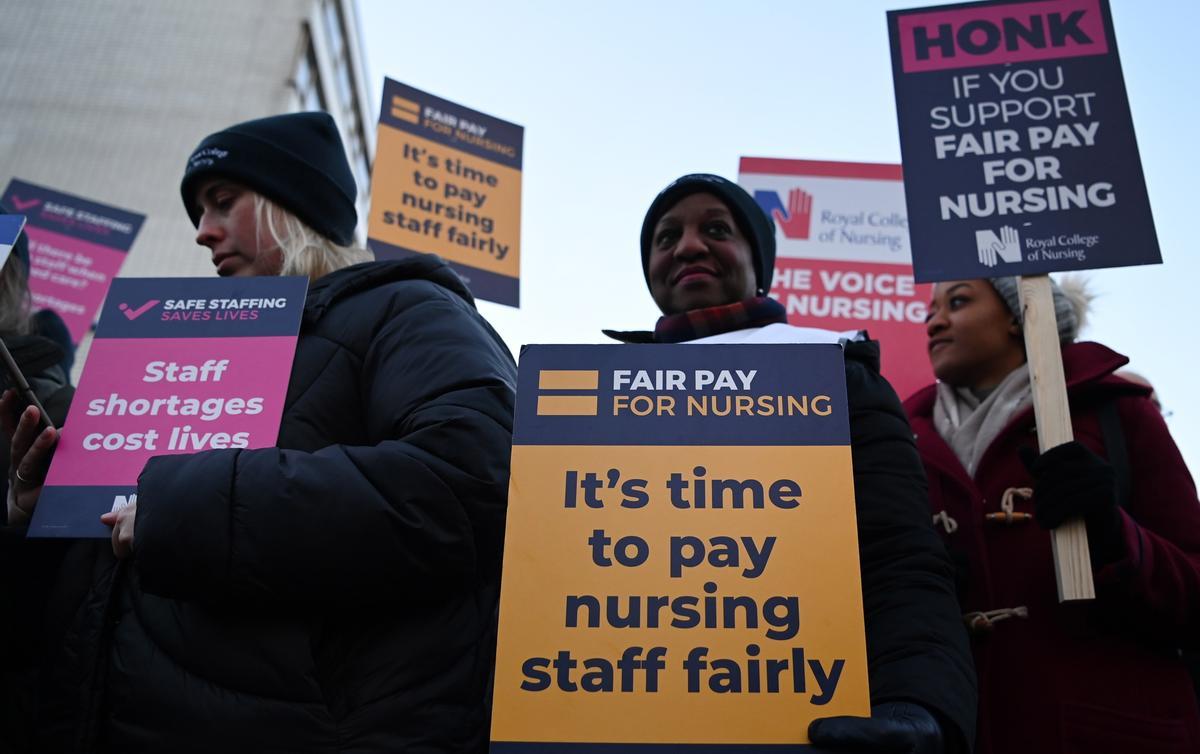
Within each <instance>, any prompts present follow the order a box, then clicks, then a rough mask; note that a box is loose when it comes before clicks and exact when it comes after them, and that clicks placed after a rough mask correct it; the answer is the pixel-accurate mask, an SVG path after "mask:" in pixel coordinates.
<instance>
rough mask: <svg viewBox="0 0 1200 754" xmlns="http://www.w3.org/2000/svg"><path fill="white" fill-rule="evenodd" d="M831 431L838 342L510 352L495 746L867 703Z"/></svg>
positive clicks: (799, 734)
mask: <svg viewBox="0 0 1200 754" xmlns="http://www.w3.org/2000/svg"><path fill="white" fill-rule="evenodd" d="M801 367H802V368H801ZM849 442H850V440H849V423H848V417H847V408H846V387H845V371H844V364H843V361H842V351H841V349H840V348H839V347H838V346H836V345H744V344H742V345H687V346H683V345H644V346H530V347H527V348H526V349H524V350H523V351H522V355H521V362H520V372H519V377H518V390H517V411H516V423H515V428H514V436H513V457H512V461H513V463H512V480H511V485H510V488H509V508H508V524H507V530H506V535H505V552H504V572H503V573H504V576H503V585H502V589H501V597H500V630H499V644H498V649H497V666H496V680H495V702H494V713H493V715H492V748H491V751H492V752H493V754H527V753H529V752H549V751H554V752H569V751H578V752H592V753H594V752H606V751H613V752H616V751H621V752H635V753H636V752H649V751H661V750H662V749H661V748H659V747H661V745H663V744H670V745H671V749H670V750H671V751H680V752H682V751H696V752H700V751H709V749H707V748H705V747H707V746H711V745H714V744H726V745H737V746H739V747H744V748H739V751H751V750H754V749H755V748H756V747H759V746H763V747H772V748H771V749H770V750H771V751H772V752H776V753H777V754H778V753H779V752H785V751H800V750H802V749H804V748H805V744H806V738H805V734H806V730H807V727H808V721H809V720H812V719H814V718H816V717H820V716H827V715H848V714H849V715H865V714H868V710H869V701H868V690H867V667H866V643H865V638H864V631H863V608H862V588H861V581H860V577H859V563H858V545H857V536H858V535H857V530H856V526H855V510H854V492H853V481H852V472H851V461H850V445H849Z"/></svg>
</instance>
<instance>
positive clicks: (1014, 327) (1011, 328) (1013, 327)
mask: <svg viewBox="0 0 1200 754" xmlns="http://www.w3.org/2000/svg"><path fill="white" fill-rule="evenodd" d="M1008 334H1009V335H1011V336H1013V337H1014V338H1017V339H1018V340H1020V339H1021V338H1024V337H1025V329H1024V328H1023V327H1021V323H1020V321H1018V320H1017V318H1016V317H1013V318H1012V320H1011V321H1010V322H1009V323H1008Z"/></svg>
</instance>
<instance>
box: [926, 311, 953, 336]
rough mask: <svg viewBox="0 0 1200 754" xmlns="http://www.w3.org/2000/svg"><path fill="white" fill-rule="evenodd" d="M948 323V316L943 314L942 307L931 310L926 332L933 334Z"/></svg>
mask: <svg viewBox="0 0 1200 754" xmlns="http://www.w3.org/2000/svg"><path fill="white" fill-rule="evenodd" d="M947 324H948V323H947V321H946V317H945V315H943V314H942V310H941V309H937V310H934V311H931V312H929V319H927V320H925V334H926V335H933V334H934V333H936V332H939V331H940V330H943V329H945V327H946V325H947Z"/></svg>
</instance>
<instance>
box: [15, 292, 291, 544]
mask: <svg viewBox="0 0 1200 754" xmlns="http://www.w3.org/2000/svg"><path fill="white" fill-rule="evenodd" d="M307 290H308V281H307V279H306V278H302V277H254V278H229V279H218V278H203V279H191V278H117V279H116V280H114V281H113V285H112V288H111V289H110V291H109V293H108V298H107V299H106V300H105V304H104V309H103V311H102V312H101V316H100V324H99V326H98V327H97V329H96V337H95V340H93V341H92V347H91V351H90V353H89V354H88V361H87V365H86V367H85V368H84V370H83V374H82V375H81V376H80V379H79V387H78V389H77V390H76V391H75V397H74V399H73V400H72V402H71V409H70V412H69V413H68V415H67V421H66V424H65V425H64V426H63V429H62V434H61V436H60V438H59V443H58V448H57V450H56V451H55V454H54V461H53V463H52V464H51V466H50V473H49V474H48V475H47V477H46V485H45V487H43V489H42V494H41V497H40V499H39V500H38V506H37V508H36V509H35V511H34V516H33V520H32V521H31V522H30V526H29V536H30V537H100V538H107V537H109V536H110V534H111V530H110V529H109V528H108V527H107V526H105V525H103V524H101V523H100V514H102V513H106V512H108V511H109V510H115V509H117V508H120V507H121V506H123V505H126V504H128V503H129V502H132V501H134V500H136V493H137V479H138V475H139V474H140V473H141V471H142V467H143V466H144V465H145V463H146V461H147V460H148V459H149V458H150V457H151V456H156V455H173V454H178V453H195V452H198V451H203V450H229V449H245V448H262V447H269V446H271V445H274V444H275V442H276V439H277V438H278V435H279V422H280V419H281V418H282V416H283V404H284V398H285V396H286V394H287V386H288V378H289V376H290V374H291V369H292V358H293V357H294V356H295V352H296V334H297V332H298V331H299V329H300V316H301V314H302V313H303V310H304V297H305V293H306V291H307Z"/></svg>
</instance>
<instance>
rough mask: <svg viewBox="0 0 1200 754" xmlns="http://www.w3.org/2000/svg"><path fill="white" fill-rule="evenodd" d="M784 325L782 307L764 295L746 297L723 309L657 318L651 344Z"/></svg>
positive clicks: (681, 341) (785, 316) (702, 310)
mask: <svg viewBox="0 0 1200 754" xmlns="http://www.w3.org/2000/svg"><path fill="white" fill-rule="evenodd" d="M777 322H778V323H786V322H787V310H786V309H784V308H783V304H781V303H779V302H778V301H776V300H775V299H773V298H769V297H767V296H757V297H755V298H748V299H746V300H745V301H738V302H735V303H732V304H725V305H724V306H710V307H708V308H707V309H693V310H691V311H690V312H682V313H680V314H669V315H667V316H664V317H659V318H658V324H656V325H655V326H654V342H655V343H683V342H685V341H689V340H695V339H696V338H704V337H707V336H709V335H719V334H720V333H727V332H733V331H734V330H745V329H746V328H749V327H763V326H765V325H773V324H775V323H777Z"/></svg>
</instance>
